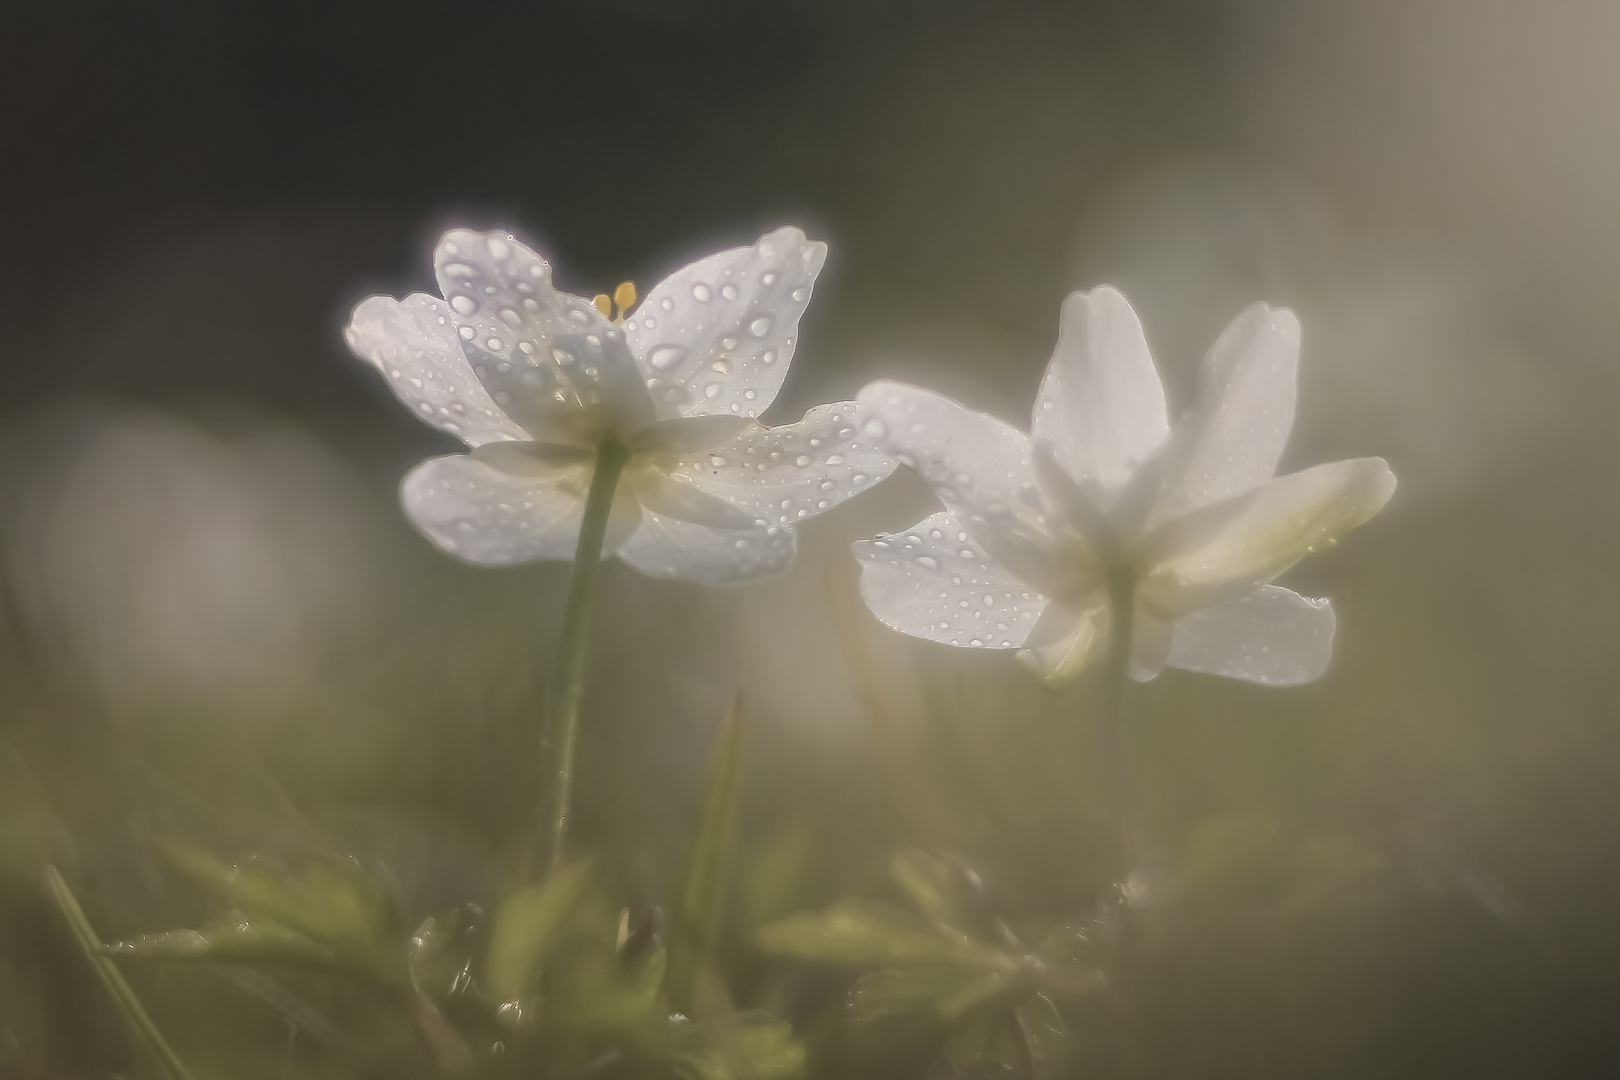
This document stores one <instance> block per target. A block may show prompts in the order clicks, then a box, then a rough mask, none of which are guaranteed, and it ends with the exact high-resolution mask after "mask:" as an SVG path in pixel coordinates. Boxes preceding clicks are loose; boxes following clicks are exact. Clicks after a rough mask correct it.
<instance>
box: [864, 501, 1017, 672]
mask: <svg viewBox="0 0 1620 1080" xmlns="http://www.w3.org/2000/svg"><path fill="white" fill-rule="evenodd" d="M854 551H855V557H856V559H858V560H859V561H860V564H861V596H862V597H863V598H864V599H865V600H866V605H867V607H869V608H871V609H872V614H874V615H876V616H877V617H878V618H879V619H881V620H882V621H883V622H884V624H886V625H887V626H889V627H892V628H893V629H895V630H898V631H900V632H901V633H902V634H910V635H911V636H912V637H920V638H926V639H927V640H929V641H937V642H939V643H941V644H943V645H958V646H963V647H968V648H985V649H1016V648H1018V647H1019V646H1021V645H1022V644H1023V643H1024V639H1025V638H1026V637H1028V636H1029V632H1030V629H1031V628H1032V627H1033V626H1034V625H1035V620H1036V619H1037V618H1038V617H1039V616H1040V613H1041V610H1042V608H1044V607H1045V606H1046V603H1047V601H1046V598H1045V597H1043V596H1041V595H1040V594H1039V593H1037V592H1034V591H1032V590H1031V589H1030V588H1029V587H1028V586H1026V585H1024V584H1023V583H1022V582H1020V581H1019V580H1018V579H1017V578H1015V577H1013V576H1012V575H1011V574H1009V573H1008V572H1007V571H1006V570H1004V569H1002V568H1001V567H1000V566H998V565H996V563H995V562H994V561H993V560H992V559H991V558H990V556H989V555H988V554H987V553H986V552H985V551H984V549H983V548H981V547H980V546H979V545H978V544H977V543H975V542H974V540H973V537H972V536H971V535H970V534H969V532H968V530H967V529H966V528H965V527H963V525H962V523H961V522H960V521H958V520H957V519H956V518H954V517H952V516H951V515H950V514H949V513H939V514H935V515H933V516H932V517H930V518H926V519H924V520H923V521H919V522H918V523H917V524H916V525H913V526H912V527H911V528H910V529H907V530H906V531H904V532H900V533H892V534H884V535H882V536H879V537H877V538H876V539H874V540H862V541H859V542H858V543H856V544H855V545H854Z"/></svg>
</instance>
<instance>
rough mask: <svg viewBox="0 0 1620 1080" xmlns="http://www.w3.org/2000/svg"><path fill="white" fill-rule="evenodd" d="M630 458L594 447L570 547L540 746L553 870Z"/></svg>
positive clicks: (620, 450) (607, 443) (562, 838)
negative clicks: (606, 549) (598, 605)
mask: <svg viewBox="0 0 1620 1080" xmlns="http://www.w3.org/2000/svg"><path fill="white" fill-rule="evenodd" d="M629 460H630V450H629V449H628V448H627V447H626V446H625V445H624V444H623V443H620V442H616V441H614V440H612V439H606V440H604V441H603V442H602V444H601V445H600V446H598V447H597V448H596V467H595V470H594V471H593V472H592V474H591V490H590V494H589V495H587V496H586V498H585V516H584V517H583V518H582V519H581V521H580V523H579V543H578V546H576V547H575V548H574V567H573V570H572V571H571V572H570V573H569V576H568V599H567V601H566V602H565V603H564V605H563V617H562V631H561V634H560V635H559V637H558V639H557V659H556V662H555V663H554V664H552V668H551V685H550V686H549V687H548V694H547V698H546V716H545V724H546V726H545V736H544V739H543V742H542V752H544V750H546V749H550V748H551V746H550V744H551V743H553V742H554V743H555V756H554V757H553V759H552V768H553V769H554V776H555V783H554V787H553V792H554V801H553V806H552V815H551V867H552V869H553V870H555V869H556V868H557V865H558V864H559V863H561V862H562V859H563V854H564V851H565V850H566V847H567V842H568V821H569V817H570V816H571V815H572V803H573V797H574V743H575V741H576V740H577V738H578V735H579V702H580V698H581V697H582V696H584V692H585V643H586V640H587V638H589V636H590V629H591V607H592V604H593V602H594V600H595V598H596V579H597V577H598V576H599V575H600V573H601V570H602V540H603V537H605V536H606V535H607V527H608V518H609V516H610V515H611V514H612V512H613V493H614V491H615V490H617V488H618V486H619V474H620V473H622V472H624V466H625V463H626V462H628V461H629Z"/></svg>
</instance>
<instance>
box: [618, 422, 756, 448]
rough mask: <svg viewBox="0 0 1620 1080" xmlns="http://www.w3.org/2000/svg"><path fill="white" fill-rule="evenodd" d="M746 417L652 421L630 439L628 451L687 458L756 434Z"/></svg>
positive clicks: (754, 426) (754, 427)
mask: <svg viewBox="0 0 1620 1080" xmlns="http://www.w3.org/2000/svg"><path fill="white" fill-rule="evenodd" d="M760 430H763V428H761V426H760V423H759V421H757V420H754V419H753V418H752V417H747V416H676V417H671V418H669V419H665V420H655V421H653V422H652V423H651V424H648V425H647V426H646V427H644V428H642V429H641V430H640V431H638V432H636V433H635V435H633V436H631V438H630V449H631V450H633V451H635V452H637V453H642V454H655V455H656V454H691V453H696V452H697V451H699V450H707V449H708V448H709V447H711V446H719V445H720V444H721V443H723V442H725V441H726V440H727V439H732V438H735V437H736V436H738V435H741V434H742V433H743V432H745V431H760Z"/></svg>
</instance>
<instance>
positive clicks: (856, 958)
mask: <svg viewBox="0 0 1620 1080" xmlns="http://www.w3.org/2000/svg"><path fill="white" fill-rule="evenodd" d="M755 940H756V941H757V942H758V944H759V947H760V948H761V949H764V950H765V951H766V952H768V953H773V954H775V955H777V956H789V957H793V958H794V959H797V960H808V961H810V962H812V963H819V964H837V965H842V966H846V967H888V966H891V965H896V964H949V965H955V966H958V967H967V968H979V969H984V970H989V971H1000V972H1011V971H1014V970H1016V969H1017V968H1018V966H1019V963H1018V961H1017V960H1016V959H1015V958H1013V957H1011V956H1008V955H1007V954H1006V953H1004V952H1002V951H1001V950H1000V949H997V948H995V947H994V946H991V945H987V944H985V943H983V942H980V941H975V940H974V939H972V938H970V937H968V936H966V935H965V934H954V933H950V932H948V931H946V930H945V929H943V928H941V927H938V926H935V925H932V924H929V923H925V922H923V921H921V920H920V919H918V918H917V917H916V916H914V915H912V914H910V913H909V912H905V911H900V910H897V909H895V908H889V907H885V906H883V905H882V904H874V903H871V902H869V901H865V900H855V899H849V900H840V901H839V902H838V903H836V904H834V905H833V906H832V907H830V908H828V909H827V910H826V911H823V912H817V913H807V914H803V915H793V916H790V917H788V918H786V919H782V920H780V921H779V922H774V923H772V924H771V925H769V926H767V927H764V928H763V929H761V930H760V931H759V933H758V934H756V935H755Z"/></svg>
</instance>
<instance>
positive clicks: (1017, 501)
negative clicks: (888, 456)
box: [856, 381, 1085, 596]
mask: <svg viewBox="0 0 1620 1080" xmlns="http://www.w3.org/2000/svg"><path fill="white" fill-rule="evenodd" d="M856 406H857V407H856V427H857V428H858V429H859V431H860V432H861V434H862V435H863V436H864V437H866V438H867V439H869V440H871V441H872V442H873V443H875V444H877V445H880V446H882V447H884V448H885V449H886V450H888V451H889V452H890V453H892V454H893V455H894V457H895V459H896V460H897V461H899V462H900V464H902V465H907V466H910V467H911V468H913V469H915V470H916V471H917V474H918V475H919V476H921V477H922V478H923V479H924V480H926V481H927V482H928V485H929V486H930V487H931V488H933V489H934V494H936V495H938V496H939V499H940V501H941V502H943V503H944V504H945V508H946V509H947V510H949V511H951V513H952V514H954V515H955V516H956V517H957V519H958V520H960V521H961V522H962V523H963V525H965V526H966V527H967V530H968V531H969V532H971V533H972V534H973V537H974V539H975V540H976V541H977V542H978V543H979V544H981V545H982V546H983V547H984V549H985V550H986V551H988V552H989V553H990V554H991V555H992V556H993V557H994V558H995V560H996V561H997V562H999V563H1001V564H1002V565H1003V566H1005V567H1007V569H1009V570H1011V571H1012V572H1013V573H1014V574H1016V575H1017V576H1018V577H1019V578H1021V579H1022V580H1024V581H1027V582H1029V583H1030V584H1031V585H1033V586H1035V587H1036V588H1037V589H1039V590H1040V591H1041V592H1042V593H1044V594H1046V595H1047V596H1068V595H1070V594H1072V593H1074V592H1076V591H1084V590H1085V582H1084V581H1083V580H1080V579H1079V578H1078V577H1077V574H1076V566H1075V565H1074V563H1075V560H1073V559H1068V558H1063V557H1062V556H1061V554H1060V550H1059V548H1060V540H1059V539H1058V533H1059V531H1060V530H1059V529H1058V527H1057V523H1055V522H1054V521H1052V520H1051V519H1050V517H1049V516H1048V513H1047V510H1046V507H1045V504H1044V502H1043V501H1042V499H1041V495H1040V491H1039V490H1038V488H1037V487H1036V484H1035V477H1034V467H1033V464H1032V462H1031V457H1030V442H1029V437H1028V436H1027V435H1025V434H1024V433H1023V432H1021V431H1019V430H1018V429H1017V428H1015V427H1012V426H1011V425H1010V424H1006V423H1003V422H1002V421H1000V420H997V419H995V418H994V417H991V416H986V415H985V414H984V413H979V412H973V411H972V410H971V409H965V408H963V407H962V406H961V405H959V404H957V403H956V402H954V401H952V400H951V399H950V398H947V397H944V396H942V395H940V394H936V393H933V392H932V391H929V390H923V389H921V388H920V387H916V386H908V385H906V384H904V383H896V382H888V381H882V382H875V383H872V384H871V385H869V386H867V387H866V388H865V389H863V390H862V391H861V392H860V395H859V397H858V398H857V401H856Z"/></svg>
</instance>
